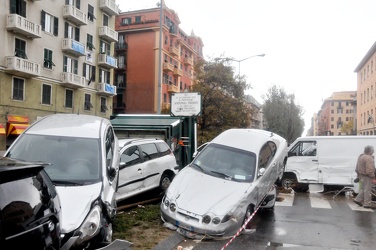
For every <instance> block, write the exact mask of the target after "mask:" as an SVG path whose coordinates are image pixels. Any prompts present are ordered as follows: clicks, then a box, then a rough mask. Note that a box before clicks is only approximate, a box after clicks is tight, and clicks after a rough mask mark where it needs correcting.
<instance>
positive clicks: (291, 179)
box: [281, 174, 297, 189]
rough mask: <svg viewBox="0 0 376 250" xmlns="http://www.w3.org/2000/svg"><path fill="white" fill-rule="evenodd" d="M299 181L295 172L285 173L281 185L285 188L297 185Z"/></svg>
mask: <svg viewBox="0 0 376 250" xmlns="http://www.w3.org/2000/svg"><path fill="white" fill-rule="evenodd" d="M296 183H297V180H296V177H295V176H294V175H293V174H284V175H283V177H282V180H281V186H282V187H284V188H285V189H289V188H293V187H295V185H296Z"/></svg>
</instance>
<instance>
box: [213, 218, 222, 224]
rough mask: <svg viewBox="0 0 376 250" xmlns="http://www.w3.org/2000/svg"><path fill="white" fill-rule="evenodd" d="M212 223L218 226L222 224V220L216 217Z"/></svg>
mask: <svg viewBox="0 0 376 250" xmlns="http://www.w3.org/2000/svg"><path fill="white" fill-rule="evenodd" d="M212 222H213V223H214V224H216V225H218V224H219V222H221V219H220V218H219V217H214V218H213V220H212Z"/></svg>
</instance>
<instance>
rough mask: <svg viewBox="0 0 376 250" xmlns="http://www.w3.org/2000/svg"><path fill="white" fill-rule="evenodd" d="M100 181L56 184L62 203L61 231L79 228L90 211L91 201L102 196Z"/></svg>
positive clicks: (65, 231)
mask: <svg viewBox="0 0 376 250" xmlns="http://www.w3.org/2000/svg"><path fill="white" fill-rule="evenodd" d="M101 187H102V184H101V183H100V182H98V183H95V184H91V185H85V186H56V190H57V193H58V195H59V198H60V203H61V212H62V215H61V232H62V233H69V232H71V231H73V230H75V229H77V228H78V227H79V226H80V225H81V224H82V222H83V221H84V219H85V218H86V216H87V214H88V213H89V211H90V206H91V203H92V202H93V201H94V200H96V199H97V198H98V197H99V196H100V191H101Z"/></svg>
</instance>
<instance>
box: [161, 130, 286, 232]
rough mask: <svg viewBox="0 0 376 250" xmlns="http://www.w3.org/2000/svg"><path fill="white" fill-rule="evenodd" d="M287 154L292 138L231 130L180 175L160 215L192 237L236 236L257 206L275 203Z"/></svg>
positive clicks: (217, 139) (171, 188)
mask: <svg viewBox="0 0 376 250" xmlns="http://www.w3.org/2000/svg"><path fill="white" fill-rule="evenodd" d="M286 157H287V142H286V140H285V139H284V138H282V137H281V136H279V135H277V134H275V133H272V132H268V131H264V130H258V129H230V130H227V131H225V132H223V133H221V134H220V135H218V136H217V137H216V138H214V139H213V140H212V141H211V142H210V143H208V144H207V145H206V147H205V148H204V149H203V150H202V151H201V152H200V153H199V154H197V156H196V157H195V159H194V160H193V161H192V162H191V163H190V164H189V165H188V166H186V167H185V168H183V169H182V170H181V171H180V172H179V173H178V174H177V175H176V177H175V178H174V180H173V181H172V183H171V185H170V186H169V188H168V189H167V191H166V194H165V196H164V197H163V199H162V202H161V207H160V209H161V218H162V220H163V221H164V222H166V223H168V224H170V225H171V224H172V225H173V226H175V227H176V228H177V229H178V232H179V233H181V234H183V235H185V236H188V237H192V238H197V236H198V237H201V236H205V238H207V239H208V238H227V237H232V236H233V235H235V234H236V232H237V231H238V230H239V229H240V228H241V227H242V225H243V224H244V222H246V221H247V219H248V218H249V217H250V216H251V215H252V213H253V212H254V211H256V209H258V207H261V208H265V209H266V208H268V209H272V208H273V207H274V203H275V200H276V189H275V182H276V181H277V180H278V179H280V178H281V177H282V175H283V169H284V163H285V161H286Z"/></svg>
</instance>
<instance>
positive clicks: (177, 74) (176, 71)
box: [174, 68, 183, 76]
mask: <svg viewBox="0 0 376 250" xmlns="http://www.w3.org/2000/svg"><path fill="white" fill-rule="evenodd" d="M174 76H183V70H181V69H178V68H174Z"/></svg>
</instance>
